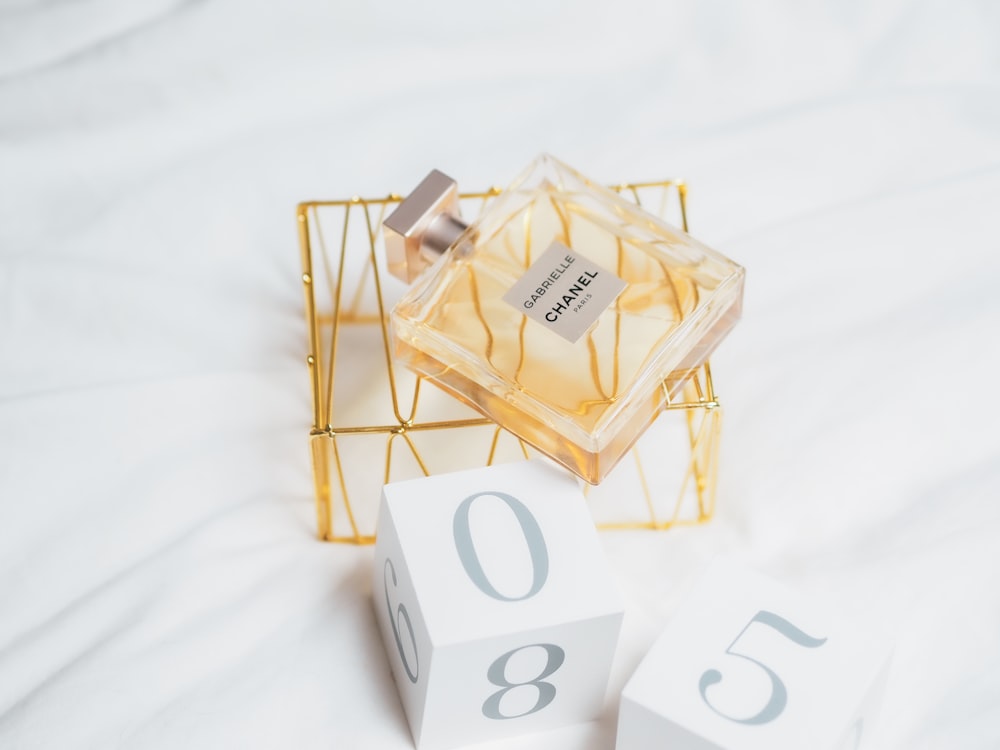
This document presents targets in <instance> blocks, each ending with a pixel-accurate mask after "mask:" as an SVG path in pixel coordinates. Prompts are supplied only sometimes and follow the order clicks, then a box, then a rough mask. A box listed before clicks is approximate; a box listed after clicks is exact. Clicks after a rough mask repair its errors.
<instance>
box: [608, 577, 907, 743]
mask: <svg viewBox="0 0 1000 750" xmlns="http://www.w3.org/2000/svg"><path fill="white" fill-rule="evenodd" d="M889 658H890V648H889V644H888V641H887V639H886V637H885V635H884V634H883V633H882V632H881V631H880V630H879V629H878V628H877V627H876V626H875V625H874V623H869V622H848V621H846V620H845V618H842V617H839V616H836V615H833V614H831V613H829V612H827V611H826V610H825V608H824V607H823V606H821V605H819V604H817V603H815V602H810V601H807V600H806V599H804V598H803V597H801V596H798V595H796V594H794V593H793V592H791V591H789V590H788V589H786V588H785V587H783V586H781V585H780V584H778V583H776V582H775V581H773V580H771V579H769V578H767V577H765V576H763V575H760V574H759V573H754V572H752V571H749V570H747V569H745V568H742V567H739V566H737V565H734V564H731V563H727V562H723V563H719V564H715V565H713V566H712V567H711V568H710V569H709V571H708V573H707V574H706V575H705V577H704V578H703V579H702V581H701V582H700V583H699V584H698V585H697V587H696V589H695V590H694V592H693V593H692V595H691V596H690V597H689V599H688V600H687V601H686V602H685V603H684V604H682V605H681V608H680V610H679V611H678V612H677V614H676V615H675V616H674V617H673V618H672V619H671V620H670V622H669V624H668V625H667V627H666V629H665V630H664V632H663V634H662V635H661V636H660V637H659V638H658V639H657V641H656V643H655V644H654V645H653V647H652V649H650V651H649V653H648V654H647V655H646V657H645V658H644V659H643V661H642V663H641V664H640V665H639V667H638V669H637V670H636V672H635V674H634V675H633V676H632V678H631V679H630V680H629V682H628V683H627V684H626V686H625V689H624V690H623V692H622V697H621V709H620V712H619V716H618V743H617V748H618V750H646V749H647V748H648V749H650V750H652V748H658V749H662V748H671V750H764V749H765V748H766V750H802V748H809V750H855V748H859V747H863V746H864V737H865V733H866V728H870V726H871V722H872V720H873V719H874V715H875V712H876V711H877V709H878V704H879V702H880V699H881V692H882V688H883V686H884V683H885V679H886V675H887V673H888V667H889Z"/></svg>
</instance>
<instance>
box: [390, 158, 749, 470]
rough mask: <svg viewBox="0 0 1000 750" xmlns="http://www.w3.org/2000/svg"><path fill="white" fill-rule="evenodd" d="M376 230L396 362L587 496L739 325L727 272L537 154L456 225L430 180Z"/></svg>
mask: <svg viewBox="0 0 1000 750" xmlns="http://www.w3.org/2000/svg"><path fill="white" fill-rule="evenodd" d="M383 231H384V236H385V244H386V253H387V258H388V264H389V269H390V271H391V272H392V273H393V274H394V275H396V276H398V277H400V278H402V279H404V280H406V281H408V282H413V285H412V286H411V287H410V289H409V290H408V291H407V292H406V294H405V295H404V297H403V298H402V299H401V300H400V301H399V302H398V303H397V304H396V306H395V307H394V309H393V310H392V314H391V326H392V332H393V337H394V340H395V354H396V357H397V359H398V360H399V361H401V362H403V363H404V364H406V365H407V366H409V367H410V368H411V369H413V370H415V371H416V372H417V373H419V374H420V375H422V376H424V377H425V378H426V379H427V380H429V381H431V382H433V383H435V384H437V385H438V386H440V387H441V388H444V389H445V390H446V391H448V392H449V393H451V394H453V395H454V396H456V397H458V398H459V399H461V400H462V401H464V402H465V403H467V404H469V405H470V406H472V407H473V408H475V409H477V410H478V411H480V412H482V413H483V414H484V415H486V416H487V417H489V418H490V419H492V420H493V421H495V422H496V423H497V424H499V425H501V426H502V427H504V428H505V429H507V430H508V431H510V432H511V433H513V434H514V435H516V436H518V437H519V438H521V439H522V440H524V441H525V442H526V443H528V444H529V445H532V446H534V447H535V448H537V449H538V450H540V451H541V452H543V453H544V454H546V455H548V456H549V457H551V458H552V459H554V460H555V461H557V462H558V463H560V464H562V465H563V466H565V467H566V468H568V469H569V470H571V471H573V472H574V473H576V474H577V475H578V476H580V477H582V478H583V479H584V480H586V481H587V482H590V483H592V484H597V483H599V482H600V481H601V480H602V479H603V478H604V477H605V476H607V474H608V472H610V471H611V469H612V468H613V467H614V466H615V464H616V463H617V462H618V461H619V460H620V459H621V457H622V456H623V455H624V454H625V453H626V452H627V451H628V449H629V448H630V447H631V446H632V444H633V443H634V442H635V441H636V440H637V439H638V438H639V436H640V435H641V434H642V433H643V432H644V431H645V429H646V428H647V427H648V426H649V425H650V424H651V423H652V422H653V421H654V420H655V419H656V418H657V416H659V414H660V412H661V411H662V408H663V406H664V405H665V404H666V403H667V401H668V400H669V399H670V398H671V397H673V396H675V395H676V394H677V393H678V392H679V391H680V390H681V388H682V387H683V385H684V383H685V381H686V380H687V379H688V378H689V377H690V376H691V375H692V374H693V373H694V371H695V370H696V369H697V368H698V367H700V366H701V365H702V364H703V363H704V362H705V360H706V359H707V358H708V356H709V355H710V354H711V353H712V351H713V350H714V349H715V347H716V346H717V345H718V344H719V342H720V341H721V340H722V339H723V338H724V337H725V335H726V334H727V333H728V332H729V330H730V329H731V328H732V327H733V325H735V323H736V321H737V320H738V319H739V317H740V312H741V307H742V299H743V279H744V270H743V268H742V267H740V266H739V265H737V264H736V263H734V262H732V261H731V260H729V259H727V258H726V257H724V256H722V255H720V254H719V253H717V252H715V251H714V250H712V249H710V248H708V247H706V246H705V245H703V244H702V243H700V242H698V241H697V240H695V239H693V238H692V237H690V236H689V235H687V234H686V233H684V232H682V231H681V230H679V229H676V228H674V227H672V226H670V225H669V224H667V223H665V222H663V221H662V220H660V219H659V218H657V217H654V216H652V215H651V214H648V213H646V212H645V211H643V210H642V209H640V208H639V207H638V206H636V205H635V204H633V203H631V202H629V201H627V200H625V199H624V198H622V197H620V196H619V195H617V194H615V193H614V192H613V191H611V190H608V189H606V188H604V187H603V186H601V185H597V184H595V183H593V182H591V181H590V180H588V179H586V178H584V177H583V176H581V175H580V174H578V173H577V172H575V171H574V170H572V169H570V168H569V167H567V166H566V165H565V164H562V163H561V162H559V161H557V160H555V159H553V158H552V157H550V156H545V155H543V156H541V157H539V158H538V159H536V160H535V161H534V162H533V163H532V164H531V165H530V166H529V167H528V168H527V169H526V170H525V171H524V172H523V173H522V174H521V175H520V176H519V177H518V178H517V179H516V180H515V181H514V183H513V184H512V185H511V186H510V187H509V188H508V189H507V190H505V191H504V192H503V193H501V194H500V195H499V196H497V197H496V198H495V199H494V200H493V201H492V202H491V203H490V204H489V205H488V206H487V208H486V210H485V211H484V212H483V214H482V215H481V216H480V217H479V219H478V220H476V221H475V222H474V223H473V224H471V225H466V224H465V223H464V222H463V221H462V220H461V218H460V216H459V207H458V191H457V188H456V185H455V182H454V181H453V180H451V179H450V178H448V177H447V176H445V175H443V174H441V173H440V172H437V171H434V172H432V173H431V174H430V175H428V176H427V177H426V178H425V179H424V181H423V182H421V183H420V185H418V186H417V188H416V189H415V190H414V191H413V193H411V194H410V196H409V197H407V199H406V200H404V201H403V202H402V203H401V204H400V205H399V206H398V207H397V209H396V210H395V211H394V212H393V214H392V215H391V216H390V217H389V218H388V219H386V221H385V222H384V226H383Z"/></svg>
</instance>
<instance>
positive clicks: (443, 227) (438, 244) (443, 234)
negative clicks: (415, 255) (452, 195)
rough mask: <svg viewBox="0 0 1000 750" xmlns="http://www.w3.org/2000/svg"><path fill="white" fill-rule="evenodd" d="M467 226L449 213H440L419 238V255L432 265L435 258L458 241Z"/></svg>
mask: <svg viewBox="0 0 1000 750" xmlns="http://www.w3.org/2000/svg"><path fill="white" fill-rule="evenodd" d="M468 228H469V225H468V224H466V223H465V222H464V221H462V220H461V219H460V218H458V217H457V216H453V215H452V214H450V213H441V214H439V215H438V216H436V217H434V220H433V221H431V223H430V224H429V225H428V227H427V229H425V230H424V233H423V236H422V237H421V238H420V254H421V255H422V256H423V257H424V258H425V259H426V260H427V261H429V262H431V263H433V262H434V261H435V260H437V257H438V256H439V255H441V254H443V253H445V252H447V250H448V248H450V247H451V246H452V245H454V244H455V242H457V241H458V238H459V237H460V236H461V235H462V233H463V232H464V231H465V230H466V229H468Z"/></svg>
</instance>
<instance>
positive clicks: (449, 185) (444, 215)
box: [382, 169, 468, 283]
mask: <svg viewBox="0 0 1000 750" xmlns="http://www.w3.org/2000/svg"><path fill="white" fill-rule="evenodd" d="M467 228H468V224H466V223H465V222H464V221H462V213H461V208H460V206H459V204H458V184H457V183H456V182H455V181H454V180H453V179H451V178H450V177H449V176H448V175H446V174H443V173H442V172H439V171H438V170H436V169H435V170H433V171H432V172H431V173H430V174H429V175H427V176H426V177H425V178H424V179H423V181H421V183H420V184H419V185H417V187H416V188H414V190H413V192H411V193H410V194H409V195H408V196H407V197H406V199H405V200H404V201H403V202H402V203H400V204H399V206H397V207H396V210H395V211H393V212H392V214H391V215H390V216H389V217H388V218H387V219H386V220H385V221H384V222H382V236H383V237H384V239H385V255H386V260H387V262H388V265H389V273H391V274H392V275H393V276H395V277H397V278H400V279H402V280H403V281H405V282H407V283H410V282H412V281H413V280H414V279H416V278H417V276H419V275H420V274H421V272H423V270H424V269H425V268H427V266H429V265H430V264H431V263H433V262H434V261H435V260H436V259H437V257H438V256H439V255H441V254H442V253H444V252H445V251H447V250H448V249H449V248H450V247H451V246H452V245H454V244H455V241H456V240H457V239H458V237H459V235H461V234H462V233H463V232H464V231H465V230H466V229H467Z"/></svg>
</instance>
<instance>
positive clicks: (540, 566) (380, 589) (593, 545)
mask: <svg viewBox="0 0 1000 750" xmlns="http://www.w3.org/2000/svg"><path fill="white" fill-rule="evenodd" d="M372 594H373V604H374V606H375V612H376V617H377V619H378V623H379V627H380V629H381V631H382V638H383V641H384V643H385V646H386V652H387V654H388V656H389V661H390V664H391V666H392V671H393V675H394V677H395V679H396V685H397V687H398V689H399V694H400V698H401V700H402V704H403V708H404V710H405V712H406V716H407V719H408V721H409V724H410V730H411V732H412V734H413V739H414V742H415V743H416V744H417V746H418V747H420V748H421V750H425V748H445V747H454V746H458V745H464V744H467V743H470V742H479V741H485V740H492V739H496V738H501V737H506V736H511V735H514V734H521V733H525V732H533V731H536V730H541V729H546V728H551V727H555V726H561V725H564V724H569V723H576V722H581V721H586V720H589V719H591V718H593V717H594V716H596V715H597V714H598V713H599V712H600V711H601V709H602V707H603V705H604V694H605V690H606V687H607V680H608V673H609V671H610V668H611V661H612V656H613V654H614V650H615V646H616V644H617V640H618V632H619V630H620V628H621V621H622V614H623V608H622V603H621V598H620V595H619V594H618V591H617V589H616V587H615V585H614V583H613V581H612V578H611V575H610V572H609V570H608V568H607V563H606V560H605V558H604V554H603V550H602V549H601V547H600V543H599V541H598V539H597V533H596V531H595V529H594V523H593V520H592V519H591V517H590V513H589V511H588V509H587V505H586V502H585V500H584V497H583V494H582V492H581V491H580V489H579V487H578V486H577V483H576V480H575V479H573V478H571V477H570V476H569V475H567V474H566V473H564V472H562V471H561V470H559V469H555V468H553V467H551V466H549V465H547V464H545V463H542V462H540V461H530V462H520V463H515V464H506V465H501V466H494V467H488V468H482V469H473V470H471V471H462V472H457V473H454V474H442V475H437V476H433V477H428V478H424V479H416V480H411V481H406V482H397V483H393V484H388V485H386V486H385V488H384V489H383V492H382V505H381V508H380V511H379V520H378V529H377V542H376V546H375V568H374V578H373V587H372Z"/></svg>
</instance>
